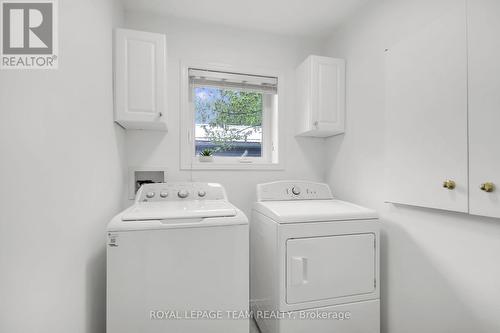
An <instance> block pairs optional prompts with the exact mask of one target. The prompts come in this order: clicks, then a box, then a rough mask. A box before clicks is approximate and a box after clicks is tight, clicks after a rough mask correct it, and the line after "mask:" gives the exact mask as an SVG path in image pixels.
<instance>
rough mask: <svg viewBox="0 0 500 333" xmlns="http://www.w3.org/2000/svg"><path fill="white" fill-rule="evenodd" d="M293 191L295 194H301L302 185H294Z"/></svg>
mask: <svg viewBox="0 0 500 333" xmlns="http://www.w3.org/2000/svg"><path fill="white" fill-rule="evenodd" d="M292 193H293V194H295V195H299V194H300V187H296V186H294V187H292Z"/></svg>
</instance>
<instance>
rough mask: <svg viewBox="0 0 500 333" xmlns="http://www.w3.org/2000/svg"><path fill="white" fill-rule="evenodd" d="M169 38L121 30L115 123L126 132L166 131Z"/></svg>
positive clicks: (117, 48) (117, 41)
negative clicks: (167, 50) (136, 130)
mask: <svg viewBox="0 0 500 333" xmlns="http://www.w3.org/2000/svg"><path fill="white" fill-rule="evenodd" d="M166 93H167V91H166V40H165V35H162V34H155V33H150V32H143V31H134V30H126V29H117V30H116V33H115V121H116V122H118V123H119V124H120V125H122V126H123V127H125V128H130V129H154V130H166V120H165V115H166Z"/></svg>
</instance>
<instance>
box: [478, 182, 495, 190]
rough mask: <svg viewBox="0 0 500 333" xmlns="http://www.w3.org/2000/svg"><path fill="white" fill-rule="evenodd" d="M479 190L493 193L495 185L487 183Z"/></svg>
mask: <svg viewBox="0 0 500 333" xmlns="http://www.w3.org/2000/svg"><path fill="white" fill-rule="evenodd" d="M479 188H480V189H481V190H482V191H484V192H493V191H495V184H493V183H492V182H486V183H483V184H481V186H480V187H479Z"/></svg>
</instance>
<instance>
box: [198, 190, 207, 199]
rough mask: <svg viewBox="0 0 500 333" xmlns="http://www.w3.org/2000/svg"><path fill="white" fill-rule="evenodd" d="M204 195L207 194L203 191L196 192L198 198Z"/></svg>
mask: <svg viewBox="0 0 500 333" xmlns="http://www.w3.org/2000/svg"><path fill="white" fill-rule="evenodd" d="M205 195H207V192H205V191H204V190H199V191H198V196H199V197H201V198H203V197H204V196H205Z"/></svg>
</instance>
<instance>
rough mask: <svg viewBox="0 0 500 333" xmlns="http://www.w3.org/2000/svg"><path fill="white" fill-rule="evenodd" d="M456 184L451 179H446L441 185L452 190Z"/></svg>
mask: <svg viewBox="0 0 500 333" xmlns="http://www.w3.org/2000/svg"><path fill="white" fill-rule="evenodd" d="M456 186H457V184H456V183H455V182H454V181H453V180H449V179H448V180H445V181H444V182H443V187H444V188H447V189H448V190H453V189H455V187H456Z"/></svg>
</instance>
